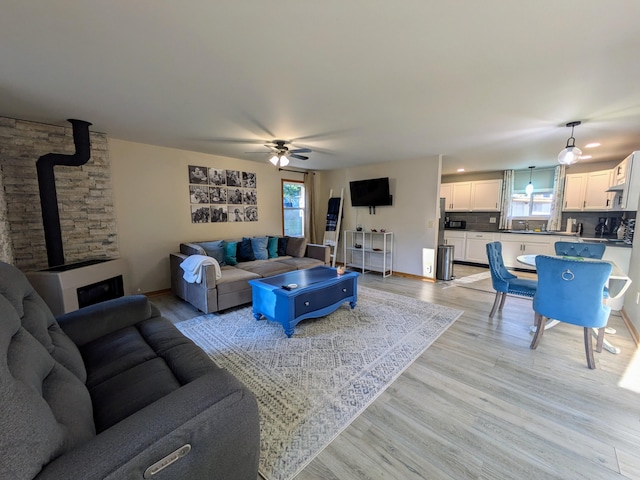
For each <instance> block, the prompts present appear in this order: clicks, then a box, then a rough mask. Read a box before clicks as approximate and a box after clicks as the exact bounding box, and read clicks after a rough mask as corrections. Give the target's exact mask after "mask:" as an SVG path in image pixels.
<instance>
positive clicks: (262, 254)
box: [251, 237, 269, 260]
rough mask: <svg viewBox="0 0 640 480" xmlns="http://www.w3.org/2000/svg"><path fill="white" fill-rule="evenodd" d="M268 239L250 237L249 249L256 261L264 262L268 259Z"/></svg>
mask: <svg viewBox="0 0 640 480" xmlns="http://www.w3.org/2000/svg"><path fill="white" fill-rule="evenodd" d="M268 242H269V237H252V238H251V249H252V250H253V256H254V257H255V259H256V260H266V259H267V258H269V252H268V251H267V243H268Z"/></svg>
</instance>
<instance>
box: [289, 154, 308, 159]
mask: <svg viewBox="0 0 640 480" xmlns="http://www.w3.org/2000/svg"><path fill="white" fill-rule="evenodd" d="M288 156H289V157H291V158H297V159H298V160H309V157H305V156H304V155H296V154H295V153H289V155H288Z"/></svg>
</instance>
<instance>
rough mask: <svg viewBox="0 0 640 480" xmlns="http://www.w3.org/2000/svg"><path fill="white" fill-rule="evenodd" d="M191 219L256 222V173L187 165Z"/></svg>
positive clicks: (199, 220)
mask: <svg viewBox="0 0 640 480" xmlns="http://www.w3.org/2000/svg"><path fill="white" fill-rule="evenodd" d="M189 203H190V206H191V222H192V223H210V222H257V221H258V190H257V182H256V174H255V173H251V172H241V171H240V170H224V169H219V168H207V167H199V166H195V165H189Z"/></svg>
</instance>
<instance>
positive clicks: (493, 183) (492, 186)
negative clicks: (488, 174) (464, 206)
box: [471, 179, 502, 212]
mask: <svg viewBox="0 0 640 480" xmlns="http://www.w3.org/2000/svg"><path fill="white" fill-rule="evenodd" d="M501 197H502V180H498V179H496V180H481V181H477V182H471V210H472V211H474V212H498V211H500V199H501Z"/></svg>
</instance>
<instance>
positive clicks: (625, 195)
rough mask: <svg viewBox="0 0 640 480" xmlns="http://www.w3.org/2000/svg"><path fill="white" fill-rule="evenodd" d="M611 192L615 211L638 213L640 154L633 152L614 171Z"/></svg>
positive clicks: (639, 200) (639, 199)
mask: <svg viewBox="0 0 640 480" xmlns="http://www.w3.org/2000/svg"><path fill="white" fill-rule="evenodd" d="M609 192H611V194H612V195H615V197H614V200H613V207H614V210H630V211H637V210H638V203H639V202H640V152H633V153H632V154H631V155H629V156H628V157H627V158H625V159H624V160H623V161H622V162H620V163H619V164H618V165H617V166H616V167H615V168H614V169H613V171H612V182H611V187H610V188H609Z"/></svg>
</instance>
